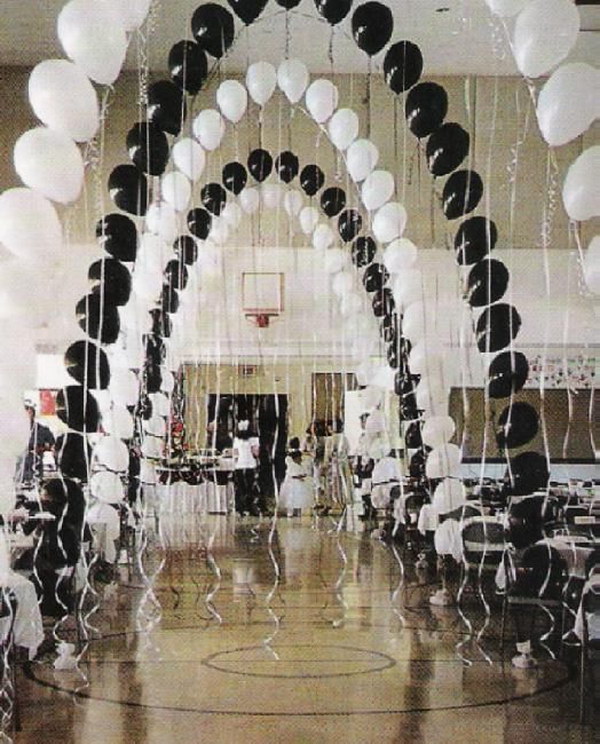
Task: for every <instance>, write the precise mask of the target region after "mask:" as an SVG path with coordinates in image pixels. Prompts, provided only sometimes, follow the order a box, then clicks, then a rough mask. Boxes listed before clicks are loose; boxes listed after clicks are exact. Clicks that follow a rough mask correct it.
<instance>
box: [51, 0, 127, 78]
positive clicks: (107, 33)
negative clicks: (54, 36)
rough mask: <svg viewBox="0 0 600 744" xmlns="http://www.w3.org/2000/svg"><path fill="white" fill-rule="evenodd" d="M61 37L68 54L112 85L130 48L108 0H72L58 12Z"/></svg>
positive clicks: (59, 35)
mask: <svg viewBox="0 0 600 744" xmlns="http://www.w3.org/2000/svg"><path fill="white" fill-rule="evenodd" d="M56 28H57V33H58V38H59V40H60V43H61V45H62V48H63V49H64V50H65V54H66V55H67V57H69V58H70V59H72V60H73V62H75V63H76V64H77V66H78V67H80V68H81V69H82V70H83V71H84V72H85V74H86V75H87V76H88V77H89V78H91V79H92V80H93V81H94V82H95V83H100V85H111V84H112V83H114V81H115V80H116V79H117V77H118V76H119V73H120V72H121V67H122V66H123V62H124V61H125V53H126V52H127V36H126V35H125V28H124V27H123V24H122V22H121V19H120V18H119V15H118V13H116V12H115V10H114V8H111V6H110V5H109V4H108V3H97V2H94V0H71V1H70V2H68V3H67V4H66V5H65V6H64V7H63V9H62V10H61V12H60V13H59V15H58V20H57V23H56Z"/></svg>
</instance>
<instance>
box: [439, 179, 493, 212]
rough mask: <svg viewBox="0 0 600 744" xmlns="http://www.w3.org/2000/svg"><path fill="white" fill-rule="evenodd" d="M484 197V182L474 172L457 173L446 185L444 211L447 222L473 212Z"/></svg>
mask: <svg viewBox="0 0 600 744" xmlns="http://www.w3.org/2000/svg"><path fill="white" fill-rule="evenodd" d="M482 196H483V181H482V180H481V177H480V175H479V173H476V172H475V171H473V170H459V171H455V172H454V173H453V174H452V175H451V176H450V178H449V179H448V180H447V181H446V184H445V185H444V191H443V193H442V209H443V210H444V214H445V215H446V219H447V220H455V219H456V218H457V217H464V216H465V214H468V213H469V212H472V211H473V210H474V209H475V207H476V206H477V205H478V204H479V202H480V201H481V197H482Z"/></svg>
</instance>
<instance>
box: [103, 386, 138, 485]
mask: <svg viewBox="0 0 600 744" xmlns="http://www.w3.org/2000/svg"><path fill="white" fill-rule="evenodd" d="M136 396H137V393H136ZM102 429H103V430H104V432H105V433H106V434H112V436H114V437H118V438H119V439H132V438H133V431H134V424H133V418H132V416H131V414H130V413H129V411H128V410H127V409H126V408H124V407H123V406H114V407H113V408H112V409H111V410H110V411H109V412H108V413H106V414H103V416H102ZM98 475H99V473H98ZM117 477H118V476H117Z"/></svg>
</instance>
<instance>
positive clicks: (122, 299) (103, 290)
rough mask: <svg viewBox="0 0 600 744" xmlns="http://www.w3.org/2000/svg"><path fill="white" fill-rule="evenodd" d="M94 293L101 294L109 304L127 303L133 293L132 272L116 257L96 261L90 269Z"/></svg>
mask: <svg viewBox="0 0 600 744" xmlns="http://www.w3.org/2000/svg"><path fill="white" fill-rule="evenodd" d="M88 279H89V280H90V282H91V283H92V294H97V295H100V296H101V297H102V298H103V300H104V302H106V303H108V304H109V305H125V304H126V303H127V301H128V300H129V295H130V294H131V274H130V273H129V270H128V269H127V268H126V266H125V265H124V264H122V263H121V262H120V261H117V260H116V259H114V258H101V259H100V260H99V261H94V263H93V264H92V265H91V266H90V268H89V271H88Z"/></svg>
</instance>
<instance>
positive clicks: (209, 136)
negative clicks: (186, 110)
mask: <svg viewBox="0 0 600 744" xmlns="http://www.w3.org/2000/svg"><path fill="white" fill-rule="evenodd" d="M192 131H193V132H194V137H195V138H196V139H197V140H198V142H199V143H200V144H201V145H202V147H203V148H204V149H205V150H209V151H212V150H216V149H217V147H218V146H219V145H220V144H221V140H222V139H223V135H224V134H225V122H224V121H223V117H222V116H221V114H220V113H219V112H218V111H217V110H216V109H205V110H204V111H201V112H200V113H199V114H198V116H197V117H196V118H195V119H194V121H193V123H192Z"/></svg>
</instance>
